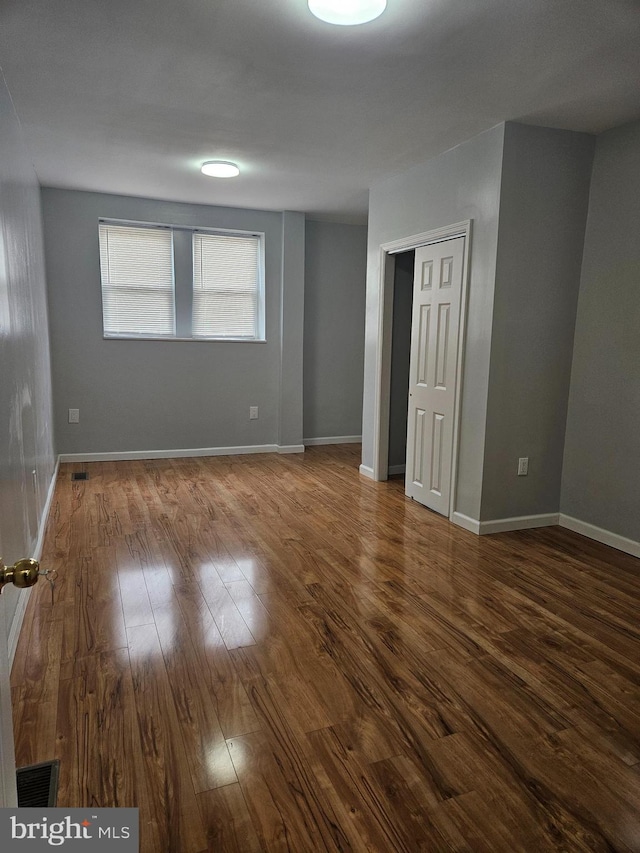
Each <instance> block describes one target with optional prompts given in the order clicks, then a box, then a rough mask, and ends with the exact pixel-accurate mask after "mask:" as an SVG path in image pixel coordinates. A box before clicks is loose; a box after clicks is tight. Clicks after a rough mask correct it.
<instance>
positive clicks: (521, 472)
mask: <svg viewBox="0 0 640 853" xmlns="http://www.w3.org/2000/svg"><path fill="white" fill-rule="evenodd" d="M528 473H529V457H528V456H521V457H520V459H518V477H526V476H527V474H528Z"/></svg>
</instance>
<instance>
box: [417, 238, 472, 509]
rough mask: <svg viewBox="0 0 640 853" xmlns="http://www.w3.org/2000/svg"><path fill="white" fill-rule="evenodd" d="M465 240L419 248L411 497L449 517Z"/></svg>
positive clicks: (447, 241)
mask: <svg viewBox="0 0 640 853" xmlns="http://www.w3.org/2000/svg"><path fill="white" fill-rule="evenodd" d="M463 260H464V237H456V238H455V239H453V240H445V241H443V242H441V243H433V244H431V245H429V246H422V247H420V248H418V249H416V255H415V266H414V278H413V313H412V320H411V362H410V374H409V417H408V424H407V463H406V482H405V493H406V494H407V495H408V496H409V497H411V498H414V499H415V500H417V501H419V502H420V503H422V504H424V505H425V506H427V507H429V509H433V510H435V511H436V512H439V513H441V514H442V515H446V516H447V517H448V516H449V502H450V496H451V479H452V465H453V434H454V413H455V409H456V405H455V404H456V394H457V387H456V377H457V359H458V336H459V330H460V303H461V294H462V268H463Z"/></svg>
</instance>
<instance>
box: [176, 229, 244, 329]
mask: <svg viewBox="0 0 640 853" xmlns="http://www.w3.org/2000/svg"><path fill="white" fill-rule="evenodd" d="M259 248H260V246H259V241H258V238H257V237H254V236H248V237H241V236H237V235H235V236H227V235H223V234H194V235H193V332H192V334H193V336H194V337H207V338H211V337H213V338H228V337H231V338H250V339H251V338H255V337H257V331H258V288H257V286H256V282H257V281H258V272H259V259H260V252H259Z"/></svg>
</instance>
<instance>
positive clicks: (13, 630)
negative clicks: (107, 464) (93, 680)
mask: <svg viewBox="0 0 640 853" xmlns="http://www.w3.org/2000/svg"><path fill="white" fill-rule="evenodd" d="M59 467H60V460H59V459H58V461H57V462H56V466H55V468H54V469H53V474H52V475H51V482H50V483H49V489H48V491H47V497H46V500H45V502H44V506H43V508H42V513H41V515H40V523H39V524H38V536H37V538H36V541H35V544H33V545H32V547H31V553H30V554H25V557H33V559H34V560H38V561H39V560H40V559H41V558H42V546H43V544H44V535H45V533H46V530H47V522H48V521H49V512H50V511H51V504H52V503H53V495H54V492H55V490H56V481H57V479H58V469H59ZM44 568H45V569H46V566H45V567H44ZM30 595H31V589H30V588H28V589H21V590H20V594H19V595H18V604H17V606H16V611H15V613H14V614H13V619H12V620H11V625H10V627H9V634H8V636H7V648H8V651H9V669H11V667H12V666H13V661H14V658H15V656H16V648H17V647H18V638H19V637H20V631H21V629H22V623H23V621H24V614H25V612H26V610H27V604H28V602H29V596H30Z"/></svg>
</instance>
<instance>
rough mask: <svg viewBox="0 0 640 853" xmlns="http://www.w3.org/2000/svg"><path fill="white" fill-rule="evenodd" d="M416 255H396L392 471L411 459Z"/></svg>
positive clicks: (404, 253)
mask: <svg viewBox="0 0 640 853" xmlns="http://www.w3.org/2000/svg"><path fill="white" fill-rule="evenodd" d="M415 256H416V253H415V252H413V251H412V252H401V253H400V254H399V255H396V258H395V260H396V268H395V274H394V281H393V329H392V332H391V383H390V402H389V467H391V466H397V465H404V464H405V460H406V458H407V419H408V417H407V416H408V412H409V368H410V365H411V314H412V309H413V267H414V262H415Z"/></svg>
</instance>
